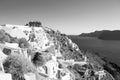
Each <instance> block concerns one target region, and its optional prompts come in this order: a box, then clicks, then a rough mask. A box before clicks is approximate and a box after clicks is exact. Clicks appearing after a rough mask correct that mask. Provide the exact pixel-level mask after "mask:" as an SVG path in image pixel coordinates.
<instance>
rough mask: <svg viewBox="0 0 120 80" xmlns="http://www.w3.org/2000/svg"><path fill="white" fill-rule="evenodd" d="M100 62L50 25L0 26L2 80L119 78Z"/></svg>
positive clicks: (102, 79)
mask: <svg viewBox="0 0 120 80" xmlns="http://www.w3.org/2000/svg"><path fill="white" fill-rule="evenodd" d="M97 59H98V58H97ZM99 61H100V59H99ZM99 61H96V59H95V56H90V55H87V54H84V53H83V52H81V50H80V49H79V48H78V46H77V45H76V44H75V43H73V42H72V41H71V40H70V39H69V38H68V37H67V36H66V35H64V34H61V33H60V32H58V31H54V30H52V29H49V28H47V27H29V26H17V25H4V26H0V64H1V65H0V68H1V70H0V71H1V73H0V80H5V79H4V78H3V77H5V76H6V78H7V80H116V79H115V77H114V76H112V75H111V74H110V73H109V72H108V71H107V70H105V69H104V66H103V65H104V64H105V63H104V61H102V60H101V61H100V62H99Z"/></svg>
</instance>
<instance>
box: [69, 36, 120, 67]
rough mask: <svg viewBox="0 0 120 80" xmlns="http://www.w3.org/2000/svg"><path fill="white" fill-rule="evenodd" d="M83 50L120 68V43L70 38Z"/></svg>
mask: <svg viewBox="0 0 120 80" xmlns="http://www.w3.org/2000/svg"><path fill="white" fill-rule="evenodd" d="M70 38H71V39H72V41H73V42H75V43H76V44H77V45H78V46H79V48H80V49H81V50H84V51H87V50H90V51H93V52H97V53H99V54H100V56H102V57H106V58H107V59H108V60H109V61H112V62H114V63H116V64H118V65H119V66H120V41H109V40H100V39H97V38H88V37H87V38H85V37H77V36H72V37H70Z"/></svg>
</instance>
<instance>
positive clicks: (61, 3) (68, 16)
mask: <svg viewBox="0 0 120 80" xmlns="http://www.w3.org/2000/svg"><path fill="white" fill-rule="evenodd" d="M29 21H40V22H42V25H43V26H47V27H50V28H52V29H55V30H59V31H61V32H62V33H65V34H75V35H78V34H80V33H88V32H93V31H95V30H116V29H117V30H120V0H0V24H15V25H24V24H26V23H27V22H29Z"/></svg>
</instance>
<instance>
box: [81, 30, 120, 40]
mask: <svg viewBox="0 0 120 80" xmlns="http://www.w3.org/2000/svg"><path fill="white" fill-rule="evenodd" d="M79 36H81V37H95V38H98V39H101V40H120V30H114V31H110V30H102V31H95V32H91V33H82V34H80V35H79Z"/></svg>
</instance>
